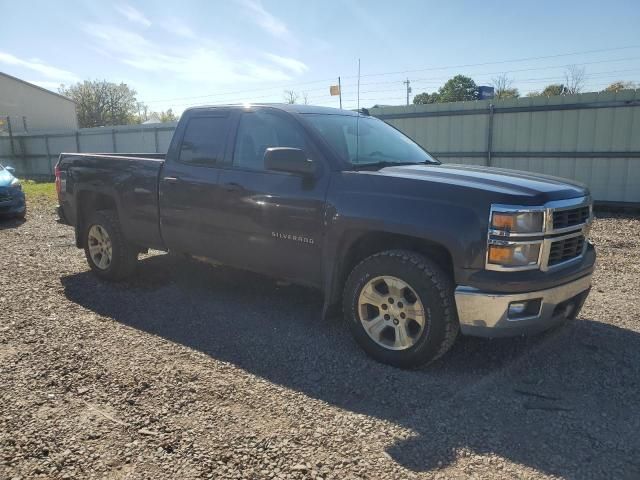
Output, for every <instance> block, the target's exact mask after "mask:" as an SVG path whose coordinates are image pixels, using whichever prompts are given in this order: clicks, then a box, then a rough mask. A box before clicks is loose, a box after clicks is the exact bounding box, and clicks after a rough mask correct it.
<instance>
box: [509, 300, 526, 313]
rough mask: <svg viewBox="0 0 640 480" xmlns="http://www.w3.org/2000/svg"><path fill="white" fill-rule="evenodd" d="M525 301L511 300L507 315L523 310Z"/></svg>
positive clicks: (522, 311)
mask: <svg viewBox="0 0 640 480" xmlns="http://www.w3.org/2000/svg"><path fill="white" fill-rule="evenodd" d="M526 309H527V302H513V303H510V304H509V316H510V317H513V316H517V315H520V314H522V313H524V312H525V310H526Z"/></svg>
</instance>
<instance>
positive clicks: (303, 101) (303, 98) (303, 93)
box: [302, 92, 310, 105]
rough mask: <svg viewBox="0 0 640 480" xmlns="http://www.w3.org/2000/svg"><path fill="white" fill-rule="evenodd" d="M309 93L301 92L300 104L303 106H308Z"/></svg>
mask: <svg viewBox="0 0 640 480" xmlns="http://www.w3.org/2000/svg"><path fill="white" fill-rule="evenodd" d="M309 102H310V100H309V93H308V92H302V103H303V104H304V105H309Z"/></svg>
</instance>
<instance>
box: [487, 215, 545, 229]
mask: <svg viewBox="0 0 640 480" xmlns="http://www.w3.org/2000/svg"><path fill="white" fill-rule="evenodd" d="M543 221H544V213H543V212H493V214H492V215H491V228H492V229H493V230H499V231H501V232H505V233H532V234H533V233H542V231H543V228H542V227H543Z"/></svg>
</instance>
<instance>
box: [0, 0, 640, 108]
mask: <svg viewBox="0 0 640 480" xmlns="http://www.w3.org/2000/svg"><path fill="white" fill-rule="evenodd" d="M0 12H1V16H2V20H1V25H0V28H1V29H0V71H3V72H6V73H8V74H10V75H14V76H17V77H19V78H22V79H24V80H27V81H30V82H34V83H37V84H38V85H41V86H43V87H45V88H49V89H53V90H56V89H57V86H58V85H59V84H60V83H64V84H70V83H74V82H77V81H81V80H84V79H107V80H110V81H115V82H125V83H127V84H129V85H130V86H132V87H133V88H134V89H135V90H137V92H138V99H139V100H140V101H143V102H145V103H147V104H148V105H149V106H150V107H151V109H152V110H161V109H166V108H169V107H172V108H174V110H177V111H179V112H180V111H182V110H183V109H184V108H185V107H187V106H190V105H194V104H214V103H224V102H229V103H238V102H245V101H246V102H252V101H253V102H258V101H261V102H267V101H276V102H278V101H282V100H283V90H285V89H292V90H295V91H296V92H299V93H300V94H302V93H303V92H306V94H307V96H308V98H309V101H310V103H314V104H321V105H334V106H337V102H338V100H337V98H336V97H330V96H329V94H328V93H329V92H328V89H329V85H330V84H332V83H335V79H336V78H337V77H338V75H340V76H342V78H343V98H344V101H345V106H346V107H349V108H351V107H354V106H355V98H356V77H355V76H356V74H357V60H358V58H360V59H361V62H362V78H361V95H360V98H361V99H362V100H361V105H362V106H370V105H373V104H375V103H382V104H402V103H403V99H404V97H405V90H404V88H405V87H404V85H403V84H402V81H403V80H404V79H405V78H407V77H408V78H409V79H410V80H411V81H412V86H413V93H419V92H422V91H425V90H426V91H433V90H436V89H437V88H438V87H439V86H440V85H441V84H442V83H443V82H444V81H445V80H446V79H447V78H449V77H451V76H452V75H454V74H457V73H463V74H467V75H470V76H471V77H473V78H474V79H475V80H476V81H477V83H479V84H489V83H490V82H491V79H492V78H493V77H495V76H496V75H498V74H500V73H506V74H507V76H509V77H510V78H512V79H513V80H514V86H515V87H518V88H519V89H520V91H521V93H526V92H528V91H530V90H536V89H540V88H541V87H542V86H544V85H546V84H548V83H553V82H561V81H562V77H563V72H564V70H565V68H566V65H570V64H575V65H578V66H580V67H582V68H584V69H585V75H586V77H585V82H586V90H589V91H597V90H599V89H601V88H603V87H604V86H605V85H607V84H608V83H610V82H612V81H614V80H630V81H636V82H638V81H640V27H638V25H640V2H639V1H638V0H627V1H615V0H614V1H607V2H602V1H601V0H600V1H597V2H596V1H564V2H559V1H557V0H556V1H540V0H538V1H533V0H530V1H526V2H525V1H517V0H511V1H492V0H485V1H482V2H480V1H448V2H446V1H441V2H430V1H426V0H422V1H421V0H396V1H389V0H386V1H377V0H342V1H334V0H321V1H320V0H304V1H295V0H226V1H189V0H181V1H177V0H176V1H163V2H159V1H134V0H126V1H122V2H120V1H118V0H116V1H114V2H98V1H60V2H53V1H22V2H15V0H0ZM626 47H629V48H626ZM576 52H585V53H579V54H573V53H576ZM564 54H572V55H564ZM534 57H536V59H534ZM538 57H547V58H538ZM478 64H485V65H478Z"/></svg>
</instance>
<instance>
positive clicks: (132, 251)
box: [84, 210, 138, 281]
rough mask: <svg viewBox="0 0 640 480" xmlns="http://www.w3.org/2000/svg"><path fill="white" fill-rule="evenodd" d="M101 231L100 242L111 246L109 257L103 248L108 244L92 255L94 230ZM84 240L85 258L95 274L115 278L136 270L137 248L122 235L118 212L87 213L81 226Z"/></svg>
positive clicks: (94, 243) (124, 276) (122, 277)
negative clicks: (105, 258)
mask: <svg viewBox="0 0 640 480" xmlns="http://www.w3.org/2000/svg"><path fill="white" fill-rule="evenodd" d="M94 227H95V228H96V229H94ZM100 231H102V232H103V234H104V233H106V238H105V237H102V238H103V239H104V240H105V241H103V242H101V245H102V246H105V245H106V246H110V251H111V256H110V257H109V255H108V252H107V249H106V248H108V247H105V250H104V252H105V253H102V254H99V255H92V248H95V247H96V242H95V240H96V234H97V233H98V232H100ZM84 244H85V247H84V253H85V256H86V257H87V262H88V263H89V266H90V267H91V270H93V272H94V273H95V274H96V275H97V276H98V277H100V278H103V279H105V280H113V281H118V280H122V279H124V278H126V277H128V276H130V275H132V274H133V272H134V271H135V269H136V265H137V263H138V251H137V249H136V248H135V246H133V245H131V244H130V243H129V242H127V241H126V239H125V238H124V235H123V233H122V228H121V227H120V222H119V221H118V215H117V214H116V213H115V212H114V211H112V210H99V211H96V212H94V213H93V214H92V215H91V216H90V217H89V221H88V222H87V223H86V227H85V230H84ZM103 256H105V257H107V259H108V261H103V260H102V257H103Z"/></svg>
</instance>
